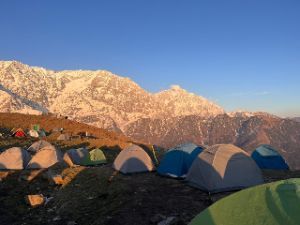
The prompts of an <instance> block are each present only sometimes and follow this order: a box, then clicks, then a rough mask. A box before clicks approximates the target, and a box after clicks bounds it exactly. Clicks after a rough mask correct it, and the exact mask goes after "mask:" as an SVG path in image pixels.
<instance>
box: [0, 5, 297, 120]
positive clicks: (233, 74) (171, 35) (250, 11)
mask: <svg viewBox="0 0 300 225" xmlns="http://www.w3.org/2000/svg"><path fill="white" fill-rule="evenodd" d="M0 59H1V60H11V59H15V60H19V61H22V62H24V63H26V64H30V65H36V66H43V67H46V68H51V69H56V70H60V69H106V70H110V71H112V72H114V73H116V74H119V75H122V76H127V77H130V78H132V79H133V80H134V81H136V82H137V83H138V84H139V85H140V86H142V87H143V88H145V89H146V90H148V91H151V92H157V91H159V90H162V89H167V88H168V87H169V86H170V85H172V84H179V85H180V86H182V87H183V88H185V89H187V90H189V91H191V92H194V93H196V94H199V95H202V96H204V97H207V98H209V99H211V100H213V101H215V102H217V103H218V104H220V105H221V106H223V107H224V108H225V109H226V110H228V111H231V110H235V109H247V110H252V111H256V110H264V111H268V112H272V113H275V114H278V115H283V116H294V115H298V116H300V91H299V89H300V88H299V87H300V1H299V0H286V1H284V0H251V1H250V0H237V1H232V0H226V1H224V0H219V1H217V0H207V1H201V0H194V1H192V0H189V1H179V0H178V1H176V0H135V1H134V0H126V1H125V0H119V1H116V0H107V1H101V0H98V1H92V0H85V1H84V0H82V1H76V0H69V1H67V0H64V1H62V0H48V1H40V0H35V1H31V0H26V1H21V0H18V1H17V0H2V1H1V4H0Z"/></svg>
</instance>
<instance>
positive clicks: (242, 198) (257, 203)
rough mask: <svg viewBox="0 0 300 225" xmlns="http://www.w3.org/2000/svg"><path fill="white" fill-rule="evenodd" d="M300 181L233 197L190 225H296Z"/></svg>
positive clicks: (267, 185) (270, 185) (200, 216)
mask: <svg viewBox="0 0 300 225" xmlns="http://www.w3.org/2000/svg"><path fill="white" fill-rule="evenodd" d="M299 187H300V179H299V178H296V179H289V180H282V181H278V182H274V183H268V184H264V185H259V186H256V187H253V188H249V189H246V190H243V191H239V192H237V193H235V194H232V195H230V196H228V197H226V198H223V199H222V200H219V201H217V202H216V203H215V204H213V205H212V206H210V207H209V208H207V209H206V210H204V211H203V212H202V213H200V214H199V215H198V216H196V217H195V218H194V219H193V220H192V221H191V222H190V223H189V225H201V224H205V225H219V224H222V225H235V224H238V225H248V224H255V225H281V224H285V225H296V224H299V221H300V213H299V212H300V204H299V202H300V195H299Z"/></svg>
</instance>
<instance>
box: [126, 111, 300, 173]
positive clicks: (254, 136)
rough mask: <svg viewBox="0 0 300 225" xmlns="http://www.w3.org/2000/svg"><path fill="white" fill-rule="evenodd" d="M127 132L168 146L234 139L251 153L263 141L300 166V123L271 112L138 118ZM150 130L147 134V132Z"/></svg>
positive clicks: (295, 165) (146, 140) (292, 164)
mask: <svg viewBox="0 0 300 225" xmlns="http://www.w3.org/2000/svg"><path fill="white" fill-rule="evenodd" d="M124 132H125V133H126V135H127V136H129V137H131V138H134V139H138V140H141V141H144V142H147V143H156V144H158V145H161V146H165V147H172V146H175V145H177V144H180V143H183V142H187V141H191V142H194V143H197V144H199V145H213V144H217V143H233V144H235V145H237V146H240V147H242V148H243V149H244V150H246V151H247V152H249V153H250V154H251V153H252V151H253V150H255V148H257V147H258V146H259V145H261V144H270V145H272V146H274V147H275V148H277V149H278V151H279V152H280V153H281V154H282V155H283V156H284V157H285V159H286V160H287V161H288V163H289V165H290V167H291V168H293V169H300V164H299V161H300V148H299V144H300V123H298V122H295V121H293V120H290V119H281V118H278V117H275V116H272V115H268V114H264V113H263V114H260V113H258V114H255V115H247V114H235V115H234V116H233V115H228V114H221V115H218V116H216V117H213V118H208V119H207V118H203V117H199V116H196V115H192V116H184V117H176V118H175V117H173V118H168V119H149V118H143V119H139V120H137V121H136V122H134V123H131V124H129V125H128V126H126V128H125V131H124ZM145 134H147V135H145Z"/></svg>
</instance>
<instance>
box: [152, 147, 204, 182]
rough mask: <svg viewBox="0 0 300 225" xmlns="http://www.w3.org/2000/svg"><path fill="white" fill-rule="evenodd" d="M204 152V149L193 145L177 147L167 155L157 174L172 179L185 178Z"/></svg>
mask: <svg viewBox="0 0 300 225" xmlns="http://www.w3.org/2000/svg"><path fill="white" fill-rule="evenodd" d="M202 151H203V148H202V147H199V146H197V145H195V144H193V143H185V144H182V145H179V146H176V147H175V148H173V149H170V150H168V151H167V152H166V153H165V155H164V157H163V159H162V161H161V163H160V165H159V167H158V168H157V172H158V173H159V174H161V175H167V176H171V177H184V176H186V174H187V172H188V170H189V169H190V167H191V165H192V163H193V161H194V160H195V158H196V157H197V155H198V154H199V153H201V152H202Z"/></svg>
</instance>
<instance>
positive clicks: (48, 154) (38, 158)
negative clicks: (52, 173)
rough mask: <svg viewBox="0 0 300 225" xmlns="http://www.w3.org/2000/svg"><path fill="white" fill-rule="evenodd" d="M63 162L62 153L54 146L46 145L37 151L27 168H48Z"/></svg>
mask: <svg viewBox="0 0 300 225" xmlns="http://www.w3.org/2000/svg"><path fill="white" fill-rule="evenodd" d="M58 162H62V154H61V152H60V151H59V150H58V149H56V148H55V147H54V146H46V147H44V148H42V149H40V150H38V151H37V152H36V154H35V155H34V156H33V157H32V159H31V160H30V162H29V163H28V165H27V169H43V168H48V167H50V166H52V165H54V164H56V163H58Z"/></svg>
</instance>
